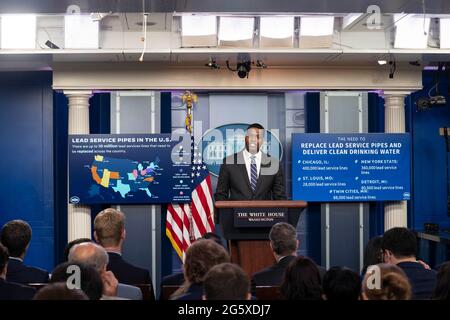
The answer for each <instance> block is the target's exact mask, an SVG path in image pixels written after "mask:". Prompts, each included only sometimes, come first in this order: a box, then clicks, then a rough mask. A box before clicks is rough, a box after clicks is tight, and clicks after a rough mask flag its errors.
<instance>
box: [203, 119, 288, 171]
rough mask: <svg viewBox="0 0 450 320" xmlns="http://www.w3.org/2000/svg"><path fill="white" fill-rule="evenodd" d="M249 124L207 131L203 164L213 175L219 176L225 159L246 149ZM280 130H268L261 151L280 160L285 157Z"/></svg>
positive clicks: (204, 140)
mask: <svg viewBox="0 0 450 320" xmlns="http://www.w3.org/2000/svg"><path fill="white" fill-rule="evenodd" d="M247 127H248V124H245V123H233V124H227V125H223V126H219V127H217V128H212V129H210V130H208V131H206V132H205V133H204V134H203V136H202V138H201V150H202V154H203V162H204V163H205V164H206V166H207V167H208V170H209V172H210V173H211V174H213V175H215V176H218V175H219V171H220V165H221V164H222V162H223V159H224V158H225V157H227V156H229V155H232V154H233V153H236V152H239V151H241V150H242V149H244V147H245V134H246V132H247ZM277 131H278V130H266V131H265V135H264V142H263V145H262V146H261V151H262V152H264V153H266V154H269V155H270V156H272V157H275V158H278V159H279V160H281V159H282V157H283V147H282V145H281V142H280V140H279V138H278V132H277Z"/></svg>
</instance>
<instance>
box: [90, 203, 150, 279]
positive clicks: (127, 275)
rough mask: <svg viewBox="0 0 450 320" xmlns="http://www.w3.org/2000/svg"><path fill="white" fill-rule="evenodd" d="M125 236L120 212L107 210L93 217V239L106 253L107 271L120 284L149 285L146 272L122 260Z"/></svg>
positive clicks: (148, 275)
mask: <svg viewBox="0 0 450 320" xmlns="http://www.w3.org/2000/svg"><path fill="white" fill-rule="evenodd" d="M125 236H126V231H125V215H124V214H123V213H122V212H120V211H118V210H115V209H112V208H108V209H105V210H103V211H102V212H100V213H99V214H98V215H97V216H96V217H95V220H94V237H95V240H96V241H97V242H98V243H99V244H100V245H101V246H102V247H103V248H105V250H106V251H107V252H108V256H109V264H108V270H111V271H112V272H113V273H114V275H115V276H116V278H117V280H119V282H120V283H125V284H129V285H138V284H151V283H152V281H151V278H150V273H149V271H148V270H146V269H143V268H139V267H136V266H134V265H132V264H131V263H128V262H127V261H125V260H124V259H123V257H122V245H123V242H124V240H125Z"/></svg>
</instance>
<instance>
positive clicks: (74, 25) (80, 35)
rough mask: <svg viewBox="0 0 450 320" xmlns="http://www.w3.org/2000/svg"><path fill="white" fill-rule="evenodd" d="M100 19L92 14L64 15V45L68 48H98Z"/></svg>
mask: <svg viewBox="0 0 450 320" xmlns="http://www.w3.org/2000/svg"><path fill="white" fill-rule="evenodd" d="M98 34H99V21H92V19H91V17H90V15H80V14H74V15H66V16H65V17H64V43H65V45H64V47H65V48H66V49H98V40H99V35H98Z"/></svg>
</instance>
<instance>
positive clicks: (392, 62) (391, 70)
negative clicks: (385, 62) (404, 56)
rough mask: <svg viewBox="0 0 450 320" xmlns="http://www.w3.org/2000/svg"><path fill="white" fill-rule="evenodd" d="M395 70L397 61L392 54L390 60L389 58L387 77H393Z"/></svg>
mask: <svg viewBox="0 0 450 320" xmlns="http://www.w3.org/2000/svg"><path fill="white" fill-rule="evenodd" d="M395 71H397V63H396V62H395V58H394V56H391V60H389V79H394V74H395Z"/></svg>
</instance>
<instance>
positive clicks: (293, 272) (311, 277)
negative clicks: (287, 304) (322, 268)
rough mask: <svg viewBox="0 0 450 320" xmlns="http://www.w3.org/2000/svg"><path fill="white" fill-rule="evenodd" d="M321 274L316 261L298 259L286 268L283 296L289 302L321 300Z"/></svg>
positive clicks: (303, 258)
mask: <svg viewBox="0 0 450 320" xmlns="http://www.w3.org/2000/svg"><path fill="white" fill-rule="evenodd" d="M320 283H321V280H320V273H319V269H318V268H317V266H316V264H315V263H314V261H312V260H311V259H309V258H306V257H301V256H300V257H296V258H294V260H293V261H291V263H289V265H288V267H287V268H286V271H285V274H284V279H283V282H282V283H281V287H280V291H281V295H282V296H283V297H284V298H285V299H287V300H321V297H322V287H321V285H320Z"/></svg>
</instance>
